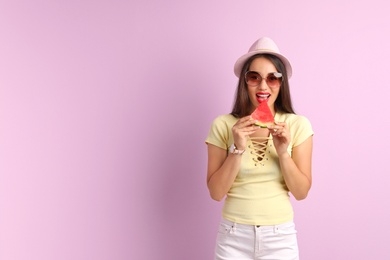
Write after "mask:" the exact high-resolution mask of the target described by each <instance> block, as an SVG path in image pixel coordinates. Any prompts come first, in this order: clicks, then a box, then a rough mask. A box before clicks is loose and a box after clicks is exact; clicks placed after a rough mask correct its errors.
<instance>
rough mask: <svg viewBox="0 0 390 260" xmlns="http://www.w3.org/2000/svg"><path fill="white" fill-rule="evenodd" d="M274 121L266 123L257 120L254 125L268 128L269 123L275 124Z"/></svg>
mask: <svg viewBox="0 0 390 260" xmlns="http://www.w3.org/2000/svg"><path fill="white" fill-rule="evenodd" d="M273 124H274V123H268V124H264V123H262V122H256V123H255V124H254V125H256V126H259V127H260V128H268V126H269V125H273Z"/></svg>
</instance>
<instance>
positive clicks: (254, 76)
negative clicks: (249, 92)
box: [245, 71, 283, 88]
mask: <svg viewBox="0 0 390 260" xmlns="http://www.w3.org/2000/svg"><path fill="white" fill-rule="evenodd" d="M263 79H264V80H265V82H266V83H267V85H268V86H269V87H270V88H277V87H280V85H281V84H282V80H283V75H282V73H280V72H271V73H269V74H268V75H267V77H265V78H263V77H262V76H261V75H260V74H259V73H257V72H256V71H247V72H246V73H245V82H246V84H248V86H251V87H256V86H258V85H260V84H261V81H262V80H263Z"/></svg>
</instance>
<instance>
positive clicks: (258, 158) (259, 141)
mask: <svg viewBox="0 0 390 260" xmlns="http://www.w3.org/2000/svg"><path fill="white" fill-rule="evenodd" d="M250 139H251V141H252V145H249V146H248V147H249V148H250V149H251V152H250V153H251V154H252V156H253V157H252V160H253V161H254V162H255V166H257V165H262V166H264V160H268V158H267V157H266V156H265V154H266V150H267V144H268V139H269V138H267V137H251V138H250Z"/></svg>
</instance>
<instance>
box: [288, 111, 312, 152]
mask: <svg viewBox="0 0 390 260" xmlns="http://www.w3.org/2000/svg"><path fill="white" fill-rule="evenodd" d="M290 133H291V137H292V146H293V147H295V146H298V145H300V144H301V143H303V142H304V141H305V140H306V139H307V138H309V137H310V136H312V135H313V134H314V132H313V129H312V126H311V123H310V121H309V119H307V118H306V117H304V116H300V115H299V116H296V117H295V118H294V120H293V122H292V123H291V125H290Z"/></svg>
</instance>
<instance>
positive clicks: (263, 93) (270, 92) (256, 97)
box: [248, 57, 280, 114]
mask: <svg viewBox="0 0 390 260" xmlns="http://www.w3.org/2000/svg"><path fill="white" fill-rule="evenodd" d="M249 71H255V72H257V73H259V75H260V76H261V77H262V78H263V79H262V80H261V82H260V84H259V85H258V86H253V85H252V86H251V85H248V94H249V98H250V101H251V103H252V106H253V110H252V111H254V110H255V109H256V107H257V106H258V105H259V104H260V102H264V101H267V102H268V106H269V108H270V109H271V111H272V113H273V114H275V109H274V104H275V100H276V98H277V97H278V94H279V91H280V85H278V86H276V87H275V86H273V87H270V86H268V84H267V82H266V80H265V78H266V77H267V76H268V75H272V73H274V72H278V71H277V70H276V68H275V66H274V65H273V64H272V62H271V61H269V60H268V59H266V58H264V57H259V58H256V59H254V60H253V61H252V63H251V65H250V67H249ZM271 85H272V84H271Z"/></svg>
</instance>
